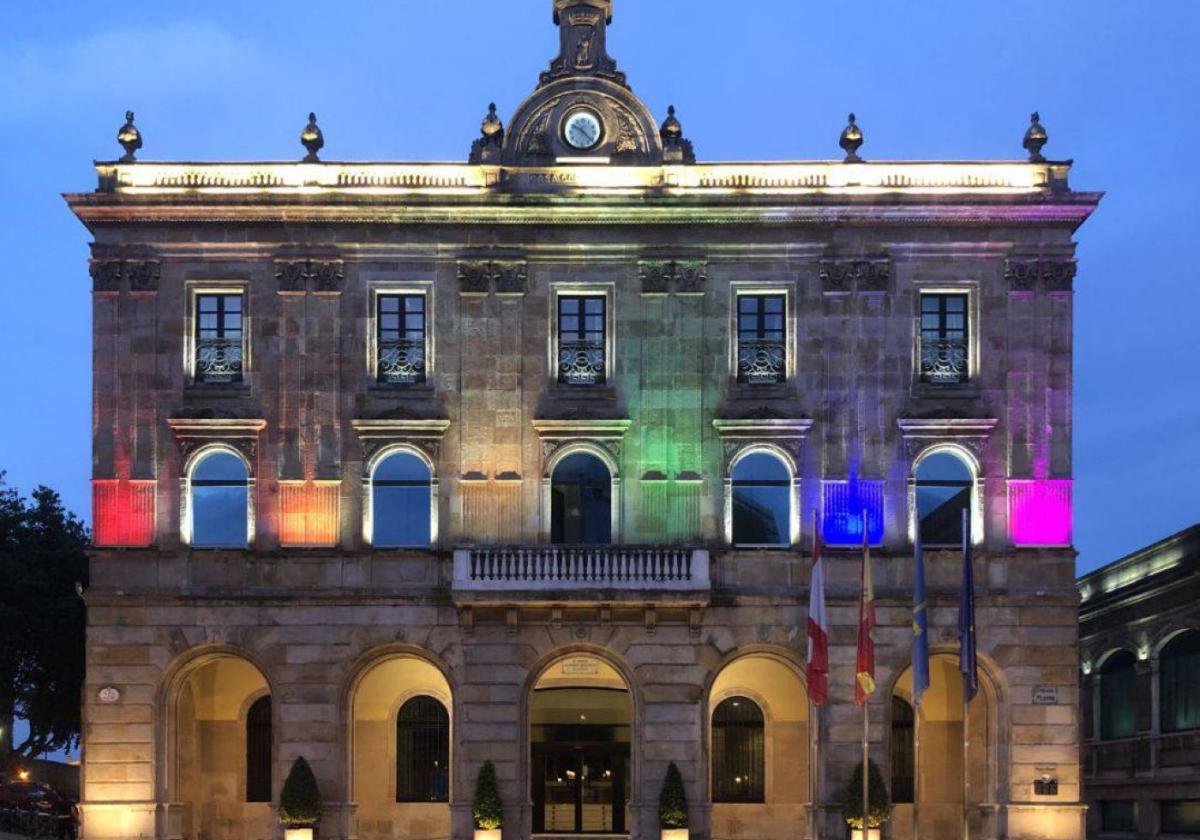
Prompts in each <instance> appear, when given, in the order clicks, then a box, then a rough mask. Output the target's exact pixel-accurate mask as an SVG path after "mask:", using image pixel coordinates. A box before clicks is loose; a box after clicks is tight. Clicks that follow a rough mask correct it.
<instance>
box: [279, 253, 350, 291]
mask: <svg viewBox="0 0 1200 840" xmlns="http://www.w3.org/2000/svg"><path fill="white" fill-rule="evenodd" d="M275 279H277V280H278V281H279V293H280V294H281V295H304V294H308V293H309V292H312V293H314V294H318V295H339V294H341V293H342V284H343V282H344V281H345V279H346V273H345V264H344V263H343V262H342V261H341V260H326V259H317V260H313V259H309V258H297V259H288V258H279V259H276V260H275Z"/></svg>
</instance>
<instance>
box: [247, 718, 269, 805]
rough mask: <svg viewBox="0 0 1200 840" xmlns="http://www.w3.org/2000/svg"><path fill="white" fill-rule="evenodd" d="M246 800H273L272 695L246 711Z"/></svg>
mask: <svg viewBox="0 0 1200 840" xmlns="http://www.w3.org/2000/svg"><path fill="white" fill-rule="evenodd" d="M246 801H247V802H270V801H271V695H269V694H268V695H266V696H264V697H260V698H258V699H257V700H255V701H254V704H253V705H252V706H250V711H249V712H247V713H246Z"/></svg>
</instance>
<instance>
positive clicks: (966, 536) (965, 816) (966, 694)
mask: <svg viewBox="0 0 1200 840" xmlns="http://www.w3.org/2000/svg"><path fill="white" fill-rule="evenodd" d="M969 517H970V511H969V509H968V508H965V507H964V508H963V512H962V540H963V558H964V583H963V590H964V592H966V591H967V587H968V586H969V587H970V588H971V590H972V591H971V592H970V593H969V596H970V597H972V598H973V597H974V592H973V590H974V586H975V580H974V577H975V576H974V575H973V574H971V571H972V570H971V569H969V568H966V564H968V563H970V562H971V555H970V551H971V545H970V540H971V520H970V518H969ZM967 575H970V577H969V578H968V577H967ZM971 611H972V615H971V622H972V624H973V623H974V619H975V616H974V604H972V605H971ZM960 624H961V619H960ZM974 632H975V629H974V626H972V627H971V634H972V636H971V639H970V643H971V647H972V649H974V646H975V639H974ZM959 647H960V653H959V658H960V663H961V658H962V653H961V647H962V641H961V640H960V642H959ZM962 687H963V694H962V701H963V736H962V800H963V801H962V825H963V834H962V836H963V840H971V809H970V806H969V805H968V804H967V793H968V792H969V789H970V782H969V781H968V776H969V775H970V769H969V768H970V763H969V759H968V754H969V750H968V748H969V745H970V738H971V735H970V731H971V730H970V728H969V717H970V713H969V708H968V707H969V706H970V702H971V698H970V691H971V687H970V686H969V685H968V684H967V675H966V674H963V679H962Z"/></svg>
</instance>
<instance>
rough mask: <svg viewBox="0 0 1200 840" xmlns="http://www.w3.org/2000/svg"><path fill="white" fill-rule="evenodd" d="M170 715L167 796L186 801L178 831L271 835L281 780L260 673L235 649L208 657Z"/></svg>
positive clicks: (192, 836)
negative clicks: (170, 785) (275, 794)
mask: <svg viewBox="0 0 1200 840" xmlns="http://www.w3.org/2000/svg"><path fill="white" fill-rule="evenodd" d="M173 721H174V732H173V733H172V742H171V743H172V744H173V747H174V750H173V752H174V755H173V767H172V772H171V774H170V777H171V778H172V779H173V788H174V789H173V790H172V791H170V792H169V796H170V801H172V802H175V803H179V805H180V806H181V807H180V808H179V810H178V815H179V823H178V826H179V831H180V835H181V836H182V837H184V838H188V840H198V838H204V837H231V838H244V840H252V838H258V837H269V836H271V835H272V834H273V833H274V831H275V823H274V820H273V819H272V816H271V798H272V793H273V791H274V789H275V787H276V786H277V780H275V779H273V778H272V769H273V767H274V756H273V743H274V738H273V735H272V726H271V724H272V718H271V695H270V688H269V687H268V685H267V680H266V678H265V677H264V676H263V674H262V672H261V671H259V670H258V668H257V667H255V666H254V665H253V664H252V663H250V662H248V661H247V660H245V659H242V658H240V657H238V656H234V655H218V656H213V657H211V658H208V659H206V660H203V661H202V662H201V663H200V664H199V665H197V666H196V667H194V668H192V669H190V670H189V671H187V672H186V674H185V676H184V677H183V679H182V680H181V682H180V683H179V687H178V690H177V693H176V694H175V704H174V714H173ZM231 831H232V833H231Z"/></svg>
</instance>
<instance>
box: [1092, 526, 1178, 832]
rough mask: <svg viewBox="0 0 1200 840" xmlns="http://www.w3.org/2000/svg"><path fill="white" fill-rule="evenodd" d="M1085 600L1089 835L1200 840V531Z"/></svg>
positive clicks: (1124, 569) (1122, 563) (1104, 572)
mask: <svg viewBox="0 0 1200 840" xmlns="http://www.w3.org/2000/svg"><path fill="white" fill-rule="evenodd" d="M1079 594H1080V596H1081V599H1082V600H1081V604H1080V608H1079V645H1080V664H1081V666H1082V668H1083V677H1082V691H1083V694H1082V701H1083V745H1084V746H1083V748H1084V753H1083V783H1084V794H1085V796H1086V798H1087V804H1088V836H1089V837H1130V838H1132V837H1137V838H1153V837H1181V836H1182V837H1196V836H1200V525H1193V526H1192V527H1191V528H1188V529H1186V530H1184V531H1180V532H1179V533H1178V534H1175V535H1173V536H1170V537H1167V538H1166V539H1164V540H1160V541H1158V542H1156V543H1154V544H1153V545H1149V546H1146V547H1145V548H1143V549H1141V550H1140V551H1135V552H1134V553H1133V554H1130V555H1129V556H1128V557H1122V558H1121V559H1120V560H1116V561H1114V562H1112V563H1110V564H1109V565H1107V566H1104V567H1103V568H1100V569H1097V570H1096V571H1094V572H1092V573H1090V574H1087V575H1084V576H1083V577H1081V578H1080V579H1079Z"/></svg>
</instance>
